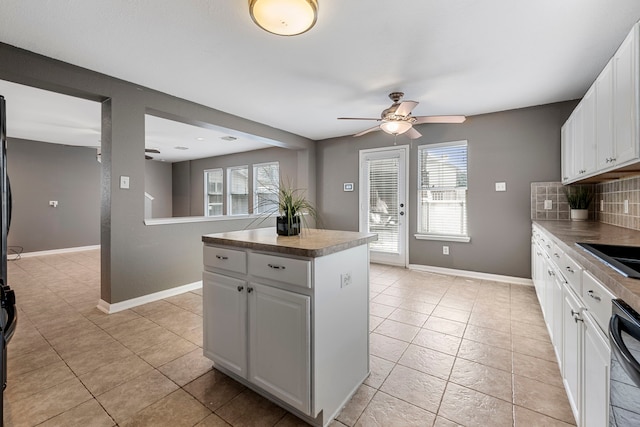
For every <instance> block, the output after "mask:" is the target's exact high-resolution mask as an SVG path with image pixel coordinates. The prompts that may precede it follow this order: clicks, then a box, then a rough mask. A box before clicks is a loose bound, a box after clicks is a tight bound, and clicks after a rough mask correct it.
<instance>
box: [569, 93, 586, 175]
mask: <svg viewBox="0 0 640 427" xmlns="http://www.w3.org/2000/svg"><path fill="white" fill-rule="evenodd" d="M571 118H572V119H573V138H571V154H572V158H573V165H572V167H571V170H572V174H571V175H570V176H569V179H571V178H578V179H579V178H580V175H582V174H583V165H582V143H583V142H584V102H582V101H580V103H579V104H578V106H577V107H576V109H575V110H573V114H572V115H571Z"/></svg>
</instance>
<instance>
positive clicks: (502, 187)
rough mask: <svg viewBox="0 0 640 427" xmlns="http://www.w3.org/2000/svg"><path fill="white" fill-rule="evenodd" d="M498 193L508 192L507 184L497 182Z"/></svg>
mask: <svg viewBox="0 0 640 427" xmlns="http://www.w3.org/2000/svg"><path fill="white" fill-rule="evenodd" d="M496 191H507V183H506V182H496Z"/></svg>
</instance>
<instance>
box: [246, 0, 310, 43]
mask: <svg viewBox="0 0 640 427" xmlns="http://www.w3.org/2000/svg"><path fill="white" fill-rule="evenodd" d="M249 13H250V14H251V19H253V22H255V23H256V24H257V25H258V26H259V27H260V28H262V29H263V30H265V31H268V32H270V33H273V34H277V35H279V36H295V35H298V34H302V33H304V32H306V31H309V29H311V27H313V26H314V25H315V23H316V20H317V19H318V2H317V0H249Z"/></svg>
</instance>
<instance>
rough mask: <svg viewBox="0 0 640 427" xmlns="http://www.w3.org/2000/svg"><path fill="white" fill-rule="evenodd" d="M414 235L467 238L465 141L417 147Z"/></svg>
mask: <svg viewBox="0 0 640 427" xmlns="http://www.w3.org/2000/svg"><path fill="white" fill-rule="evenodd" d="M418 233H420V234H433V235H441V236H456V237H465V236H467V235H468V233H467V142H466V141H461V142H455V143H443V144H432V145H423V146H420V147H418Z"/></svg>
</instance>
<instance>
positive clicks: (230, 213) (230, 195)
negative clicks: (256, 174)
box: [227, 165, 251, 216]
mask: <svg viewBox="0 0 640 427" xmlns="http://www.w3.org/2000/svg"><path fill="white" fill-rule="evenodd" d="M243 169H244V170H246V171H247V193H246V195H247V211H246V212H242V213H236V214H234V213H233V195H234V193H232V191H231V187H232V185H233V182H232V179H231V176H232V173H233V171H236V170H243ZM250 182H251V181H250V180H249V165H244V166H233V167H230V168H227V215H228V216H241V215H249V206H248V203H249V194H250V191H249V183H250Z"/></svg>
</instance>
